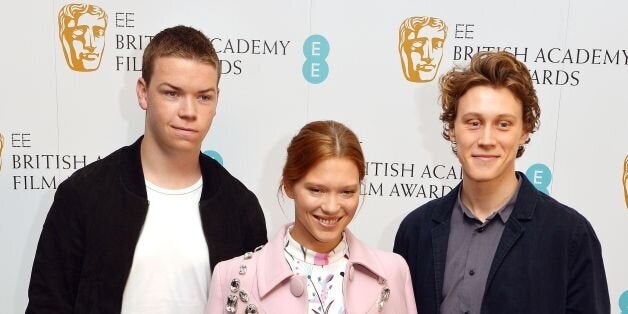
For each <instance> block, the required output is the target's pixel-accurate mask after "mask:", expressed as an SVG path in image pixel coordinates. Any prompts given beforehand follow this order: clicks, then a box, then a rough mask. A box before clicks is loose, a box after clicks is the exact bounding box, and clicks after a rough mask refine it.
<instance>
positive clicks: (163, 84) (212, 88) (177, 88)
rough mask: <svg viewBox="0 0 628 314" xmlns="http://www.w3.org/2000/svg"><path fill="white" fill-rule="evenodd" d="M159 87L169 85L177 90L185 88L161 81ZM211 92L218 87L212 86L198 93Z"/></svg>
mask: <svg viewBox="0 0 628 314" xmlns="http://www.w3.org/2000/svg"><path fill="white" fill-rule="evenodd" d="M159 87H168V88H171V89H174V90H176V91H181V90H183V89H182V88H181V87H178V86H174V85H172V84H170V83H161V84H159ZM209 92H216V88H214V87H210V88H207V89H203V90H200V91H198V92H197V93H199V94H204V93H209Z"/></svg>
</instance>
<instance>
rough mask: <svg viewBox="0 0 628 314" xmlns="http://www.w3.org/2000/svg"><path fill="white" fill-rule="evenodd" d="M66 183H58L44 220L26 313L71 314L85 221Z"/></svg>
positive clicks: (81, 255)
mask: <svg viewBox="0 0 628 314" xmlns="http://www.w3.org/2000/svg"><path fill="white" fill-rule="evenodd" d="M73 195H76V194H75V193H73V192H72V186H71V183H69V182H67V181H66V182H64V183H62V184H60V185H59V188H58V190H57V192H56V194H55V197H54V202H53V204H52V206H51V208H50V211H49V212H48V215H47V217H46V220H45V222H44V226H43V230H42V232H41V236H40V237H39V243H38V245H37V251H36V253H35V260H34V262H33V269H32V272H31V280H30V285H29V288H28V298H29V301H28V306H27V308H26V313H73V312H74V301H75V299H76V296H77V291H78V286H79V278H80V274H81V268H82V263H83V252H84V243H83V232H84V225H83V223H84V221H83V217H82V215H81V214H80V212H79V211H80V210H79V208H80V204H78V203H77V200H76V199H73V198H72V196H73Z"/></svg>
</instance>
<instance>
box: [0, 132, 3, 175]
mask: <svg viewBox="0 0 628 314" xmlns="http://www.w3.org/2000/svg"><path fill="white" fill-rule="evenodd" d="M3 149H4V136H2V133H0V170H2V150H3Z"/></svg>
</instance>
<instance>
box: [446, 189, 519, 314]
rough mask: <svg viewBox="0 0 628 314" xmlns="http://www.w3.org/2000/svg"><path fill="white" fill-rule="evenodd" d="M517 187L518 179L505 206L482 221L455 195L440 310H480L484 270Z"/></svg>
mask: <svg viewBox="0 0 628 314" xmlns="http://www.w3.org/2000/svg"><path fill="white" fill-rule="evenodd" d="M520 187H521V179H519V184H518V185H517V188H516V189H515V191H514V193H513V195H512V197H511V198H510V200H509V201H508V202H507V203H506V205H504V207H502V208H499V209H497V210H496V211H494V212H493V214H491V215H490V216H489V217H488V218H487V219H486V221H485V222H484V223H482V222H481V221H480V220H479V219H477V218H476V217H475V216H474V215H473V213H472V212H471V211H470V210H469V209H468V208H466V207H465V206H464V204H462V202H461V200H460V193H459V194H458V200H457V201H456V204H455V205H454V206H455V207H454V209H453V211H452V214H451V226H450V228H451V229H450V231H449V242H448V245H447V259H446V262H445V279H444V282H443V301H442V302H441V313H443V314H453V313H464V314H479V313H480V308H481V307H482V300H483V299H484V289H485V288H486V280H487V278H488V272H489V270H490V269H491V264H492V262H493V257H494V256H495V251H496V250H497V245H498V244H499V240H500V239H501V236H502V233H503V231H504V226H505V225H506V222H507V221H508V218H509V217H510V214H511V213H512V210H513V208H514V206H515V202H516V200H517V195H518V194H519V188H520ZM460 191H462V189H460Z"/></svg>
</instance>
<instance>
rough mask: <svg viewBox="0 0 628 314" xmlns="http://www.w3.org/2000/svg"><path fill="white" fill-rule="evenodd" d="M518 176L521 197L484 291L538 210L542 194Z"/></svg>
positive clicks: (505, 232) (498, 247) (508, 223)
mask: <svg viewBox="0 0 628 314" xmlns="http://www.w3.org/2000/svg"><path fill="white" fill-rule="evenodd" d="M517 174H518V176H519V177H520V178H521V187H520V188H519V195H517V201H516V203H515V208H513V211H512V215H511V216H510V219H508V222H507V223H506V226H505V228H504V232H503V233H502V237H501V239H500V241H499V244H498V245H497V250H496V251H495V256H494V257H493V262H492V263H491V269H490V270H489V273H488V278H487V280H486V288H485V290H484V291H487V290H488V289H489V287H490V285H491V283H492V281H493V279H494V278H495V274H496V273H497V270H498V269H499V267H500V266H501V264H502V263H503V261H504V259H505V258H506V256H507V255H508V252H510V250H512V248H513V246H514V245H515V243H516V242H517V240H519V238H521V236H523V234H524V232H525V228H524V225H523V223H524V222H525V221H528V220H531V219H532V216H533V214H534V209H535V208H536V202H537V199H538V197H539V195H538V193H540V192H539V191H537V189H536V188H535V187H534V185H532V183H530V181H528V179H527V178H526V176H525V175H524V174H523V173H521V172H517Z"/></svg>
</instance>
